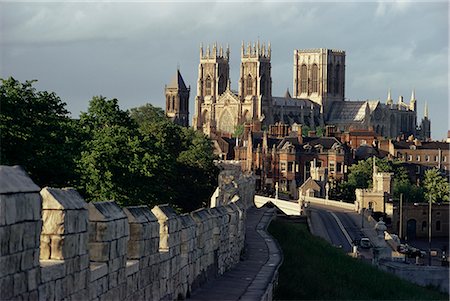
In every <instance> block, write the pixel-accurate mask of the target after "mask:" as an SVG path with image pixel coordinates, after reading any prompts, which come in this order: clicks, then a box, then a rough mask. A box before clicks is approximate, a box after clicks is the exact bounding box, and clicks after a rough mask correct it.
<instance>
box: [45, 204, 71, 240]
mask: <svg viewBox="0 0 450 301" xmlns="http://www.w3.org/2000/svg"><path fill="white" fill-rule="evenodd" d="M65 215H66V212H65V211H63V210H42V221H43V226H42V234H49V235H52V234H64V233H65V225H64V218H65Z"/></svg>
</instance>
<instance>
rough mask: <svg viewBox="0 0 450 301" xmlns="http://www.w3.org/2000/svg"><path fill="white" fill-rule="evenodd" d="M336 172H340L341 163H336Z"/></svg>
mask: <svg viewBox="0 0 450 301" xmlns="http://www.w3.org/2000/svg"><path fill="white" fill-rule="evenodd" d="M336 172H342V163H336Z"/></svg>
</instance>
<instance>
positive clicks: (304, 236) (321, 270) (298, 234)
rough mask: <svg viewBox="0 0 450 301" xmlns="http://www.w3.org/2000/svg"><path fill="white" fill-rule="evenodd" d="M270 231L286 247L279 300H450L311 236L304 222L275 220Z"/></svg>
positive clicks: (280, 279) (278, 290)
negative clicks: (294, 222)
mask: <svg viewBox="0 0 450 301" xmlns="http://www.w3.org/2000/svg"><path fill="white" fill-rule="evenodd" d="M269 232H270V233H271V234H272V235H273V236H274V237H275V238H276V239H277V241H278V243H279V244H280V246H281V248H282V250H283V256H284V262H283V265H282V266H281V267H280V270H279V281H278V287H277V288H276V290H275V296H274V297H275V299H277V300H286V299H290V300H293V299H295V300H448V295H444V294H441V293H439V292H437V291H435V290H431V289H427V288H422V287H420V286H417V285H414V284H411V283H409V282H406V281H404V280H401V279H399V278H397V277H395V276H393V275H391V274H388V273H385V272H383V271H380V270H378V269H377V268H376V267H373V266H371V265H370V264H366V263H363V262H361V261H359V260H357V259H354V258H351V257H349V256H347V255H345V254H344V253H343V252H342V251H341V250H339V249H336V248H334V247H332V246H330V245H329V244H328V243H327V242H326V241H324V240H322V239H320V238H317V237H314V236H312V235H311V234H310V233H309V231H308V229H307V226H306V225H304V224H293V223H289V222H286V221H282V220H277V221H273V222H272V223H271V224H270V227H269Z"/></svg>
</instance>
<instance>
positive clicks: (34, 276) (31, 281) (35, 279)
mask: <svg viewBox="0 0 450 301" xmlns="http://www.w3.org/2000/svg"><path fill="white" fill-rule="evenodd" d="M38 271H39V270H38V269H37V268H35V269H31V270H28V271H27V272H26V273H27V283H28V291H34V290H36V289H37V288H38V284H39V282H40V277H39V273H38Z"/></svg>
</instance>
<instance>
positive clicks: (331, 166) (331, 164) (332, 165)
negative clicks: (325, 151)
mask: <svg viewBox="0 0 450 301" xmlns="http://www.w3.org/2000/svg"><path fill="white" fill-rule="evenodd" d="M329 168H330V173H334V161H330V167H329Z"/></svg>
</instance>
